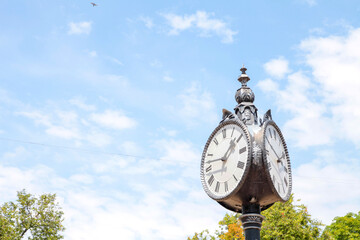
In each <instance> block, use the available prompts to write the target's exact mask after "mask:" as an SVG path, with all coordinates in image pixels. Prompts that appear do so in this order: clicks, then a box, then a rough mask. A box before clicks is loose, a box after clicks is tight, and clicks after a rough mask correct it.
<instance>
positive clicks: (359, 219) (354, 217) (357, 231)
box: [324, 211, 360, 240]
mask: <svg viewBox="0 0 360 240" xmlns="http://www.w3.org/2000/svg"><path fill="white" fill-rule="evenodd" d="M324 234H328V235H330V237H331V239H336V240H341V239H346V240H357V239H360V211H359V212H358V213H357V214H355V213H348V214H346V215H345V216H343V217H335V218H334V220H333V221H332V223H331V224H330V225H329V226H327V227H326V228H325V231H324Z"/></svg>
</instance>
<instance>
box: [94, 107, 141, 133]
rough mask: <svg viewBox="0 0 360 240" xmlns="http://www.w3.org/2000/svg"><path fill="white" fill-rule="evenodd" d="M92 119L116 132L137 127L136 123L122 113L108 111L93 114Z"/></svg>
mask: <svg viewBox="0 0 360 240" xmlns="http://www.w3.org/2000/svg"><path fill="white" fill-rule="evenodd" d="M90 119H91V120H92V121H94V122H96V123H98V124H99V125H101V126H104V127H107V128H112V129H116V130H123V129H127V128H133V127H135V126H136V121H135V120H134V119H132V118H129V117H127V116H125V115H124V114H123V113H122V112H120V111H114V110H106V111H105V112H103V113H93V114H91V115H90Z"/></svg>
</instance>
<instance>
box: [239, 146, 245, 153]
mask: <svg viewBox="0 0 360 240" xmlns="http://www.w3.org/2000/svg"><path fill="white" fill-rule="evenodd" d="M244 152H246V146H245V147H243V148H241V149H240V150H239V154H242V153H244Z"/></svg>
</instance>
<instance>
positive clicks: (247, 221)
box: [240, 204, 265, 240]
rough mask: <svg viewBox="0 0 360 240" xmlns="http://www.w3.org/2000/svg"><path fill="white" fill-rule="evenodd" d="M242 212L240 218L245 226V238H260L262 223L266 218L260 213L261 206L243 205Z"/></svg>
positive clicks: (253, 239)
mask: <svg viewBox="0 0 360 240" xmlns="http://www.w3.org/2000/svg"><path fill="white" fill-rule="evenodd" d="M242 212H243V214H242V215H241V216H240V220H241V222H242V225H243V228H244V232H245V240H260V230H261V224H262V221H263V220H264V218H265V217H264V216H262V215H261V214H260V206H259V205H258V204H251V205H246V206H243V207H242Z"/></svg>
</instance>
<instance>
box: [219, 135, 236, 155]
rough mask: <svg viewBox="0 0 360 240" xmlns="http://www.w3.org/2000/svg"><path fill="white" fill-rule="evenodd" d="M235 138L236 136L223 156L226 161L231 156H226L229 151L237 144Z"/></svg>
mask: <svg viewBox="0 0 360 240" xmlns="http://www.w3.org/2000/svg"><path fill="white" fill-rule="evenodd" d="M235 139H236V138H234V139H231V141H230V146H229V148H228V150H226V152H225V154H224V156H223V157H222V158H223V159H224V160H223V161H225V160H227V159H228V157H229V156H227V157H226V155H227V154H228V152H229V151H230V150H232V149H233V148H234V147H235V146H236V144H235Z"/></svg>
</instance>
